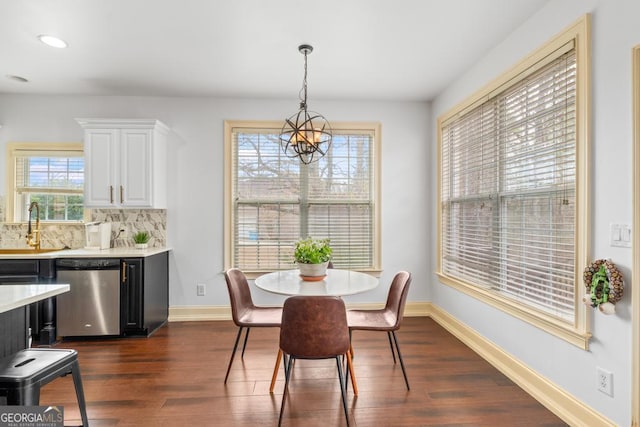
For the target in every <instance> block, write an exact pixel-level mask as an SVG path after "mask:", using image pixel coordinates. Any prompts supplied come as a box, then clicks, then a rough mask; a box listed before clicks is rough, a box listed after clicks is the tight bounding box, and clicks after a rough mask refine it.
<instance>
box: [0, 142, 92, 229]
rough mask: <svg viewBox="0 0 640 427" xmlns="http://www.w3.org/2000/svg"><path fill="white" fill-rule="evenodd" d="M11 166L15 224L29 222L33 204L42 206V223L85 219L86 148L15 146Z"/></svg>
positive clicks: (10, 149) (10, 147) (10, 150)
mask: <svg viewBox="0 0 640 427" xmlns="http://www.w3.org/2000/svg"><path fill="white" fill-rule="evenodd" d="M8 162H9V168H8V169H9V171H10V177H11V178H12V179H11V181H10V182H9V185H10V187H11V188H10V191H8V194H9V197H8V199H9V200H8V203H9V210H8V212H12V213H13V220H14V221H16V222H23V221H27V220H28V218H29V217H28V216H29V213H28V208H29V205H30V204H31V202H38V205H39V206H40V220H41V221H56V222H64V221H82V220H83V219H84V197H83V191H84V158H83V152H82V144H29V143H12V144H9V145H8Z"/></svg>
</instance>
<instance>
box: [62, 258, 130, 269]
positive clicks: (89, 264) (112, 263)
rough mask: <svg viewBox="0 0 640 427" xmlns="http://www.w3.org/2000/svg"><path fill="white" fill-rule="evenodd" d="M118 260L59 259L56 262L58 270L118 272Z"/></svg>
mask: <svg viewBox="0 0 640 427" xmlns="http://www.w3.org/2000/svg"><path fill="white" fill-rule="evenodd" d="M119 268H120V259H119V258H60V259H57V260H56V269H58V270H118V269H119Z"/></svg>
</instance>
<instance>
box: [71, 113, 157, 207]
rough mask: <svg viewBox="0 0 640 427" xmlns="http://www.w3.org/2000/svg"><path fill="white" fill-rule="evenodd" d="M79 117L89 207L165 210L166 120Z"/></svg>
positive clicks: (85, 192)
mask: <svg viewBox="0 0 640 427" xmlns="http://www.w3.org/2000/svg"><path fill="white" fill-rule="evenodd" d="M76 120H77V121H78V123H79V124H80V126H82V127H83V129H84V158H85V186H84V200H85V206H86V207H89V208H105V207H121V208H127V207H131V208H166V200H167V197H166V177H167V154H166V152H167V147H166V135H167V133H168V131H169V128H168V127H167V126H166V125H165V124H164V123H162V122H160V121H158V120H146V119H76Z"/></svg>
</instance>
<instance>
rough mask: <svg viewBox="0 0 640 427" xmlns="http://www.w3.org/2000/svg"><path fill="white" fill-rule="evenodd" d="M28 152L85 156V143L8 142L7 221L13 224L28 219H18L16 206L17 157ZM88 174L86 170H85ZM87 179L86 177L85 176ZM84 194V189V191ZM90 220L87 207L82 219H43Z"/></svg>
mask: <svg viewBox="0 0 640 427" xmlns="http://www.w3.org/2000/svg"><path fill="white" fill-rule="evenodd" d="M27 152H33V153H34V156H35V155H39V156H42V157H54V156H53V155H52V156H47V153H51V154H53V153H61V152H73V153H79V156H77V157H82V158H84V145H83V143H82V142H52V143H48V142H10V143H8V144H7V157H6V165H7V175H6V182H7V184H6V188H7V192H6V194H7V198H6V218H5V222H6V223H12V224H23V223H26V222H27V221H28V220H26V219H24V220H20V219H16V218H17V216H18V211H17V206H16V157H18V155H19V154H24V153H27ZM85 174H86V171H85ZM85 179H86V177H85ZM83 194H84V191H83ZM88 220H89V210H88V209H87V208H86V207H83V219H81V220H68V221H61V220H51V221H50V220H46V221H45V220H43V219H41V220H40V221H41V222H44V223H46V224H63V225H64V224H79V223H83V222H86V221H88Z"/></svg>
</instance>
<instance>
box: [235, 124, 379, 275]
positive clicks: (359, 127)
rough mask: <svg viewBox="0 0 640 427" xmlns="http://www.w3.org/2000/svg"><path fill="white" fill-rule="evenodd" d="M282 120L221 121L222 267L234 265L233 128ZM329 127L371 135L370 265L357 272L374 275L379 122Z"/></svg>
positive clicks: (376, 268) (271, 126) (259, 126)
mask: <svg viewBox="0 0 640 427" xmlns="http://www.w3.org/2000/svg"><path fill="white" fill-rule="evenodd" d="M282 124H283V122H280V121H272V120H268V121H267V120H225V121H224V152H225V160H224V168H225V171H224V200H225V202H224V205H225V207H224V213H225V215H224V242H225V243H224V269H225V270H226V269H228V268H231V267H234V265H233V253H234V241H233V236H234V228H233V227H234V223H235V221H234V219H235V212H234V208H233V206H234V203H233V200H232V197H233V176H232V174H233V160H234V157H233V156H234V153H233V134H232V132H233V129H237V128H248V129H277V130H278V131H279V130H280V129H281V128H282ZM331 128H332V130H333V133H334V134H336V131H340V130H345V131H348V130H351V131H355V132H367V133H371V134H372V135H373V147H372V150H373V167H374V168H375V170H374V173H373V177H372V179H373V182H372V183H371V184H372V185H373V205H374V206H373V212H374V219H373V224H372V227H373V233H374V237H373V244H374V247H373V265H372V266H371V267H370V268H367V269H359V271H363V272H367V273H369V274H372V275H374V276H379V275H380V273H381V272H382V268H381V252H382V251H381V245H380V235H381V233H380V231H381V225H380V223H381V221H380V218H381V213H380V212H381V202H380V201H381V197H380V195H381V185H380V182H381V181H380V177H381V169H380V164H381V162H380V152H381V143H380V142H381V125H380V123H376V122H332V123H331ZM244 273H245V274H246V275H247V277H249V278H255V277H258V276H260V275H261V274H265V273H267V272H266V271H251V270H247V271H244Z"/></svg>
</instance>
